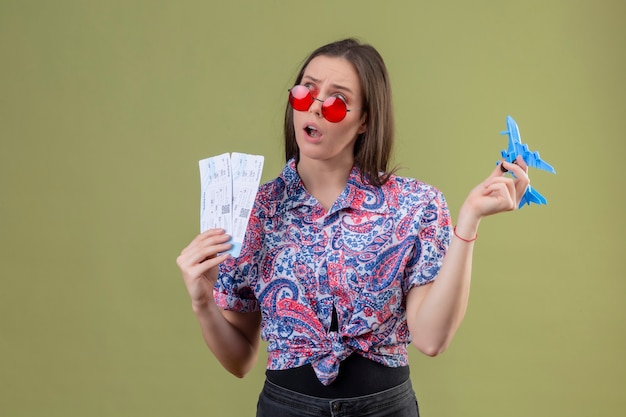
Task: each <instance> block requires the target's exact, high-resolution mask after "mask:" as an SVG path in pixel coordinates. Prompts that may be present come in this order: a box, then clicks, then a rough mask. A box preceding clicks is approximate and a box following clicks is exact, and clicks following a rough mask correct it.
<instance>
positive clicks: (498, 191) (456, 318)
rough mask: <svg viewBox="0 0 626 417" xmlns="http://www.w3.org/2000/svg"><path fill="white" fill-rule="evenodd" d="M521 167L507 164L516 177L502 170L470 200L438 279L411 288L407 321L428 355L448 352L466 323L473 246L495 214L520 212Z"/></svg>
mask: <svg viewBox="0 0 626 417" xmlns="http://www.w3.org/2000/svg"><path fill="white" fill-rule="evenodd" d="M516 162H517V163H516V164H510V163H508V162H506V161H503V162H502V165H503V167H504V168H505V169H506V170H509V171H511V172H513V173H514V174H515V179H512V178H510V177H505V176H504V173H503V172H502V170H501V168H500V166H499V165H498V166H497V167H496V169H495V170H494V171H493V172H492V173H491V175H489V177H487V179H485V181H483V182H482V183H481V184H479V185H478V186H477V187H475V188H474V189H473V190H472V191H471V192H470V193H469V195H468V197H467V198H466V200H465V202H464V203H463V205H462V207H461V210H460V212H459V217H458V220H457V225H456V228H455V231H454V237H453V238H452V241H451V242H450V247H449V248H448V251H447V253H446V256H445V257H444V260H443V264H442V266H441V269H440V271H439V274H438V275H437V279H436V280H435V281H434V282H432V283H429V284H426V285H423V286H421V287H414V288H412V289H411V290H410V291H409V293H408V295H407V300H406V305H407V321H408V326H409V331H410V333H411V338H412V341H413V344H414V345H415V346H416V347H417V348H418V349H419V350H420V351H421V352H423V353H424V354H426V355H429V356H435V355H438V354H440V353H441V352H443V351H444V350H445V349H446V348H447V346H448V345H449V343H450V341H451V340H452V338H453V336H454V334H455V333H456V330H457V329H458V327H459V325H460V324H461V322H462V321H463V317H464V316H465V312H466V310H467V305H468V299H469V293H470V282H471V275H472V255H473V249H474V241H475V239H476V236H477V232H478V225H479V223H480V220H481V219H482V218H483V217H485V216H489V215H492V214H496V213H500V212H504V211H511V210H515V209H516V208H517V206H518V204H519V201H520V198H521V197H522V195H523V194H524V191H525V190H526V187H527V186H528V184H529V179H528V175H527V167H526V165H525V164H524V161H523V160H522V158H518V160H517V161H516Z"/></svg>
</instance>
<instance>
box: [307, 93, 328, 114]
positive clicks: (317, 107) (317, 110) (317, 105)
mask: <svg viewBox="0 0 626 417" xmlns="http://www.w3.org/2000/svg"><path fill="white" fill-rule="evenodd" d="M323 102H324V100H320V99H319V98H317V97H313V103H311V107H309V113H313V114H315V115H316V116H318V117H320V116H321V115H322V103H323Z"/></svg>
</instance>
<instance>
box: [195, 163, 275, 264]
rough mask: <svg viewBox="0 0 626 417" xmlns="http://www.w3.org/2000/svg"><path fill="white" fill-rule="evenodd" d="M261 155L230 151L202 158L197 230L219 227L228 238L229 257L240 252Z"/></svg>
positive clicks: (253, 196)
mask: <svg viewBox="0 0 626 417" xmlns="http://www.w3.org/2000/svg"><path fill="white" fill-rule="evenodd" d="M263 160H264V158H263V156H261V155H250V154H244V153H237V152H233V153H232V154H227V153H225V154H222V155H217V156H214V157H211V158H206V159H202V160H201V161H200V162H199V164H200V231H201V232H204V231H205V230H207V229H212V228H216V227H219V228H222V229H224V230H225V231H226V233H227V234H229V235H230V236H231V241H230V243H231V244H232V245H233V247H232V249H231V250H229V253H230V254H231V256H234V257H237V256H239V254H240V252H241V246H242V244H243V238H244V236H245V234H246V227H247V226H248V220H249V219H250V213H251V211H252V206H253V205H254V199H255V198H256V194H257V191H258V189H259V183H260V181H261V173H262V171H263Z"/></svg>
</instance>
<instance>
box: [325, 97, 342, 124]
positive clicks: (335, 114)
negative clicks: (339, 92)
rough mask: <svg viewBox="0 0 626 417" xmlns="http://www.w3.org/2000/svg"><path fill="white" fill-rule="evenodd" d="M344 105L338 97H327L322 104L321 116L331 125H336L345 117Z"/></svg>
mask: <svg viewBox="0 0 626 417" xmlns="http://www.w3.org/2000/svg"><path fill="white" fill-rule="evenodd" d="M346 113H347V110H346V103H345V102H344V101H343V100H342V99H340V98H339V97H328V98H327V99H326V100H324V103H323V104H322V115H323V116H324V118H325V119H326V120H328V121H329V122H332V123H338V122H340V121H342V120H343V119H344V117H346Z"/></svg>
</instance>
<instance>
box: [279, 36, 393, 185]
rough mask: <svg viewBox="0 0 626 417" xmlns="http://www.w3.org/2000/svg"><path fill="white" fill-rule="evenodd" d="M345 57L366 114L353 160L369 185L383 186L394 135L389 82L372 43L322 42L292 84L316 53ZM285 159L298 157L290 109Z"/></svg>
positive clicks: (388, 172)
mask: <svg viewBox="0 0 626 417" xmlns="http://www.w3.org/2000/svg"><path fill="white" fill-rule="evenodd" d="M320 55H323V56H328V57H337V58H344V59H346V60H347V61H348V62H350V63H351V64H352V65H353V66H354V68H355V69H356V72H357V74H358V75H359V80H360V82H361V92H362V94H363V97H362V102H363V112H364V113H365V114H366V115H367V119H366V130H365V132H364V133H361V134H360V135H359V137H358V138H357V140H356V143H355V145H354V162H355V164H356V165H357V166H358V167H359V168H360V170H361V172H362V175H363V180H364V181H367V182H368V183H370V184H372V185H376V186H379V185H382V184H384V183H385V182H387V180H388V179H389V176H390V175H391V174H392V172H390V171H388V167H387V165H388V164H389V158H390V157H391V150H392V148H393V138H394V130H395V127H394V117H393V105H392V99H391V85H390V82H389V75H388V73H387V68H386V66H385V62H384V61H383V58H382V57H381V56H380V54H379V53H378V51H376V49H374V47H373V46H371V45H368V44H363V43H360V42H359V41H357V40H355V39H344V40H341V41H337V42H333V43H329V44H328V45H324V46H322V47H320V48H318V49H316V50H315V51H313V52H312V53H311V55H309V57H308V58H307V59H306V60H305V61H304V63H303V64H302V68H301V69H300V73H299V74H298V76H297V77H296V82H295V84H294V85H297V84H300V82H301V80H302V76H303V75H304V71H305V69H306V67H307V65H309V62H311V61H312V60H313V58H315V57H317V56H320ZM284 130H285V159H286V160H287V161H289V160H290V159H291V158H295V159H296V161H298V159H299V153H300V152H299V149H298V145H297V143H296V132H295V129H294V126H293V109H292V108H291V106H290V105H289V103H287V107H286V109H285V126H284Z"/></svg>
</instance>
